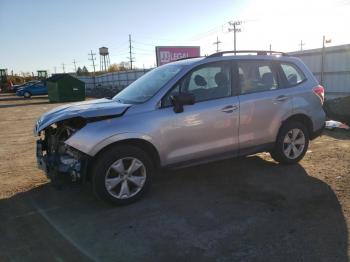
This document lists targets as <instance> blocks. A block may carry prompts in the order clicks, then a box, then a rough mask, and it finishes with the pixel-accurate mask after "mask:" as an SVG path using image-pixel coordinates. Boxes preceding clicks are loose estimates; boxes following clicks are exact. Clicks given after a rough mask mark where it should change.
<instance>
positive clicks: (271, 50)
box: [270, 44, 272, 52]
mask: <svg viewBox="0 0 350 262" xmlns="http://www.w3.org/2000/svg"><path fill="white" fill-rule="evenodd" d="M271 51H272V45H271V44H270V52H271Z"/></svg>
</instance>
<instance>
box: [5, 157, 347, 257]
mask: <svg viewBox="0 0 350 262" xmlns="http://www.w3.org/2000/svg"><path fill="white" fill-rule="evenodd" d="M0 212H1V214H2V215H1V217H2V223H0V231H1V232H2V237H1V238H0V260H1V259H2V260H6V259H8V260H20V259H21V258H27V259H29V260H34V259H36V260H43V261H46V260H53V258H55V259H56V260H57V261H73V260H75V259H76V260H78V259H79V261H84V260H87V261H88V260H107V261H165V260H166V261H348V255H347V247H348V231H347V226H346V222H345V219H344V216H343V212H342V208H341V206H340V203H339V201H338V199H337V197H336V195H335V193H334V192H333V191H332V189H331V188H330V187H329V186H328V185H327V184H326V183H324V182H322V181H321V180H318V179H316V178H314V177H311V176H309V175H308V174H307V172H306V171H305V169H304V168H303V167H302V166H301V165H299V164H298V165H293V166H283V165H278V164H276V163H274V162H272V161H271V162H270V161H266V160H263V159H261V158H260V157H258V156H251V157H247V158H239V159H233V160H232V159H231V160H225V161H220V162H215V163H211V164H206V165H201V166H197V167H191V168H186V169H181V170H177V171H167V172H162V174H160V175H158V176H157V177H156V178H155V179H154V183H153V186H152V188H151V190H150V191H149V192H148V193H147V194H146V195H145V196H144V197H143V198H142V199H141V200H139V201H138V202H136V203H133V204H131V205H128V206H122V207H112V206H110V205H108V204H104V203H103V202H101V201H99V200H96V199H95V198H94V197H93V196H92V194H91V190H90V188H89V185H86V186H83V187H81V186H77V185H75V186H69V187H65V188H63V189H62V190H56V189H54V188H52V186H50V184H45V185H42V186H39V187H37V188H35V189H32V190H29V191H27V192H24V193H20V194H17V195H15V196H13V197H11V198H8V199H4V200H1V201H0Z"/></svg>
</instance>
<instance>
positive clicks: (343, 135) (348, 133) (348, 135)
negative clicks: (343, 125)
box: [323, 129, 350, 140]
mask: <svg viewBox="0 0 350 262" xmlns="http://www.w3.org/2000/svg"><path fill="white" fill-rule="evenodd" d="M323 134H324V135H327V136H330V137H333V138H335V139H339V140H348V139H350V130H345V129H334V130H325V131H323Z"/></svg>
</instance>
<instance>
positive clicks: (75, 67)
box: [73, 59, 77, 72]
mask: <svg viewBox="0 0 350 262" xmlns="http://www.w3.org/2000/svg"><path fill="white" fill-rule="evenodd" d="M73 64H74V72H77V62H75V59H74V60H73Z"/></svg>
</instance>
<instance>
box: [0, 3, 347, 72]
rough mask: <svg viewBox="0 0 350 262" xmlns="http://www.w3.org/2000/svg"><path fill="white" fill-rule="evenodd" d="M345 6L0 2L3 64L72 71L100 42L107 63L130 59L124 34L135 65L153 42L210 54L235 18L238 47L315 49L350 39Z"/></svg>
mask: <svg viewBox="0 0 350 262" xmlns="http://www.w3.org/2000/svg"><path fill="white" fill-rule="evenodd" d="M282 2H283V3H286V5H284V4H281V3H282ZM288 4H289V5H290V7H288ZM271 6H274V8H271ZM349 6H350V4H349V2H348V1H345V0H335V1H331V0H329V1H326V0H324V1H320V0H319V1H302V0H294V1H282V0H281V1H278V0H267V1H258V0H247V1H233V0H215V1H214V0H198V1H184V0H176V1H166V0H164V1H156V0H148V1H88V0H85V1H82V0H75V1H72V0H71V1H67V0H60V1H58V0H57V1H50V0H46V1H43V0H32V1H23V0H22V1H21V0H0V25H1V28H0V35H1V41H0V68H8V70H9V71H11V70H14V71H15V72H17V73H19V72H21V71H24V72H28V71H29V72H32V71H34V72H35V71H36V70H38V69H47V70H49V71H50V72H53V71H54V67H56V70H57V72H61V71H62V63H64V64H65V67H66V71H72V69H73V68H74V66H73V63H72V62H73V59H75V60H76V61H77V62H78V66H83V65H86V66H88V68H89V69H90V70H91V67H90V62H89V61H88V53H89V52H90V50H93V52H95V53H97V52H98V48H99V47H101V46H107V47H109V49H110V54H111V62H112V63H119V62H121V61H127V56H128V54H127V52H128V35H129V34H132V39H133V40H134V42H133V47H134V49H133V52H134V53H135V55H134V56H135V59H136V65H137V66H138V67H142V66H143V65H145V67H150V66H153V64H154V63H155V55H154V46H155V45H200V46H201V51H202V54H205V53H212V52H214V50H215V46H214V45H213V42H214V41H215V40H216V36H217V35H218V36H219V38H220V40H221V41H222V42H223V43H222V45H221V47H220V48H221V49H232V46H233V36H232V34H231V33H228V32H227V22H228V21H230V20H234V19H242V20H244V23H243V25H242V33H239V35H238V47H239V49H249V48H254V49H267V48H268V46H269V44H270V43H271V44H272V45H273V49H280V50H283V51H291V50H297V49H298V43H299V42H300V40H301V39H303V41H304V42H306V45H305V46H304V48H315V47H318V46H319V44H320V41H321V39H322V35H323V34H326V35H327V36H329V37H331V38H332V40H333V42H332V44H343V43H350V39H349V36H348V35H349V34H348V29H347V26H346V25H348V24H350V21H349V18H348V15H346V14H347V13H348V12H349V11H350V10H349ZM300 7H303V8H300ZM325 18H326V19H327V21H331V22H327V23H326V22H325V21H322V20H326V19H325ZM96 61H97V62H98V61H99V60H98V58H97V60H96Z"/></svg>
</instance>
